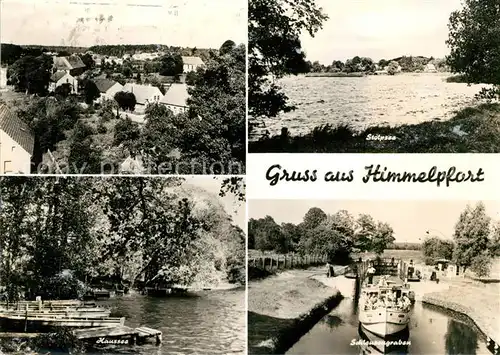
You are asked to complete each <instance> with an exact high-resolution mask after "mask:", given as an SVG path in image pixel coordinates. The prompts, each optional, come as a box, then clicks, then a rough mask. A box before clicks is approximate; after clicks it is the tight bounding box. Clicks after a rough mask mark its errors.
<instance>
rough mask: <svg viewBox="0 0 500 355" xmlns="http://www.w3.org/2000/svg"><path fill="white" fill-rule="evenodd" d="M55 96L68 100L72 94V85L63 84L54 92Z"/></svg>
mask: <svg viewBox="0 0 500 355" xmlns="http://www.w3.org/2000/svg"><path fill="white" fill-rule="evenodd" d="M54 94H55V95H56V96H59V97H61V98H63V99H66V98H68V96H69V95H70V94H71V84H67V83H66V84H62V85H59V86H58V87H56V89H55V90H54Z"/></svg>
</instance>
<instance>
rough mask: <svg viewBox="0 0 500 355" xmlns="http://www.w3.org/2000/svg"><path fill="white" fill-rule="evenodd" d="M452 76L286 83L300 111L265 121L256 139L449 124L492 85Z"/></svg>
mask: <svg viewBox="0 0 500 355" xmlns="http://www.w3.org/2000/svg"><path fill="white" fill-rule="evenodd" d="M448 76H450V74H442V73H437V74H400V75H394V76H390V75H380V76H374V75H371V76H366V77H361V78H332V77H330V78H327V77H323V78H321V77H305V76H296V77H286V78H284V79H282V80H280V81H279V84H280V85H281V86H282V87H283V90H284V92H285V93H286V94H287V95H288V97H289V98H290V102H291V103H292V104H294V105H296V106H297V109H296V110H295V111H292V112H289V113H286V114H282V115H281V116H280V117H279V119H276V118H275V119H265V120H264V121H263V122H262V123H263V124H264V125H261V126H259V127H258V128H255V132H253V133H252V137H251V139H257V138H259V137H260V136H261V135H262V134H263V133H264V132H265V131H266V130H267V131H269V133H270V134H271V135H276V134H279V133H280V132H281V128H282V127H288V129H289V131H290V134H291V135H294V136H295V135H299V134H304V133H308V132H310V131H311V130H312V129H313V128H314V127H317V126H321V125H325V124H332V125H337V124H339V123H348V124H350V125H352V127H354V128H355V129H360V130H361V129H365V128H367V127H368V126H371V125H390V126H397V125H401V124H405V123H407V124H414V123H420V122H424V121H429V120H434V119H439V120H445V119H449V118H450V117H451V116H452V115H453V113H454V112H455V111H457V110H459V109H462V108H464V107H467V106H470V105H473V104H476V103H477V101H476V100H474V95H475V94H477V93H478V92H479V91H480V90H481V88H482V87H487V85H472V86H467V84H463V83H447V82H446V81H445V79H446V78H447V77H448Z"/></svg>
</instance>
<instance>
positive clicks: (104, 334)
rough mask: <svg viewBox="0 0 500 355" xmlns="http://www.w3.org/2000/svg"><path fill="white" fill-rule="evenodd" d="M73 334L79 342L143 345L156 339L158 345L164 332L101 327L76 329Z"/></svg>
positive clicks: (125, 327)
mask: <svg viewBox="0 0 500 355" xmlns="http://www.w3.org/2000/svg"><path fill="white" fill-rule="evenodd" d="M73 334H74V335H75V336H76V338H77V339H79V340H85V341H90V342H93V343H94V344H103V345H104V344H116V345H133V344H142V343H145V342H146V341H147V339H150V338H155V340H156V344H157V345H159V344H161V342H162V332H161V331H160V330H156V329H152V328H148V327H139V328H131V327H127V326H119V327H99V328H90V329H76V330H74V331H73Z"/></svg>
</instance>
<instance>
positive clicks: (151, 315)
mask: <svg viewBox="0 0 500 355" xmlns="http://www.w3.org/2000/svg"><path fill="white" fill-rule="evenodd" d="M99 304H102V305H105V306H110V307H112V308H113V315H114V314H115V313H116V315H118V316H123V317H126V320H125V325H126V326H129V327H139V326H147V327H150V328H154V329H158V330H161V331H162V332H163V342H162V344H161V345H160V346H156V345H155V344H154V339H153V341H152V343H151V344H146V345H141V346H109V347H108V348H105V349H103V350H102V351H100V352H99V353H96V354H99V355H108V354H139V355H143V354H144V355H145V354H148V355H166V354H169V355H176V354H243V353H244V351H245V341H246V330H245V329H246V327H245V322H246V318H245V317H246V315H245V291H244V290H240V289H238V290H229V291H206V292H198V293H196V294H192V295H188V296H183V297H168V298H156V297H147V296H142V295H127V296H123V297H116V298H113V299H110V300H108V301H104V302H99ZM93 354H94V353H93Z"/></svg>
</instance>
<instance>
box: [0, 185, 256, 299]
mask: <svg viewBox="0 0 500 355" xmlns="http://www.w3.org/2000/svg"><path fill="white" fill-rule="evenodd" d="M238 184H241V182H236V184H235V181H225V182H223V183H222V186H221V194H226V193H233V192H231V189H236V190H235V191H241V186H238ZM0 196H1V198H2V203H1V207H0V250H1V253H2V258H1V260H0V286H2V288H3V293H4V296H5V297H7V298H8V299H9V300H10V301H16V300H18V299H19V298H20V297H26V298H28V299H34V297H35V296H42V298H43V299H68V298H69V299H71V298H75V297H79V296H81V295H82V294H83V293H85V291H86V290H88V288H89V287H90V286H93V285H97V286H100V285H114V286H118V287H119V288H121V289H123V287H126V288H130V289H132V288H138V289H140V288H143V287H145V286H153V287H154V286H155V285H174V284H180V285H187V286H189V285H191V284H193V285H203V284H206V285H216V284H217V283H218V282H221V281H222V282H225V281H227V282H230V283H241V284H244V282H245V239H246V238H245V235H244V232H243V231H242V230H241V228H239V227H238V226H236V225H235V224H234V223H233V221H232V218H231V216H230V215H228V213H227V212H226V211H225V209H224V207H223V206H222V205H221V203H220V202H219V201H218V199H217V198H216V196H214V195H212V194H210V193H208V192H206V191H204V190H202V189H200V188H197V187H195V186H192V185H189V184H185V181H184V179H182V178H152V177H150V178H142V177H130V178H125V177H120V178H117V177H107V178H105V179H101V178H94V177H66V178H59V177H46V178H42V177H31V178H24V177H4V178H1V179H0ZM235 197H236V199H238V200H239V201H241V198H240V197H239V196H238V195H237V194H236V195H235Z"/></svg>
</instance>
